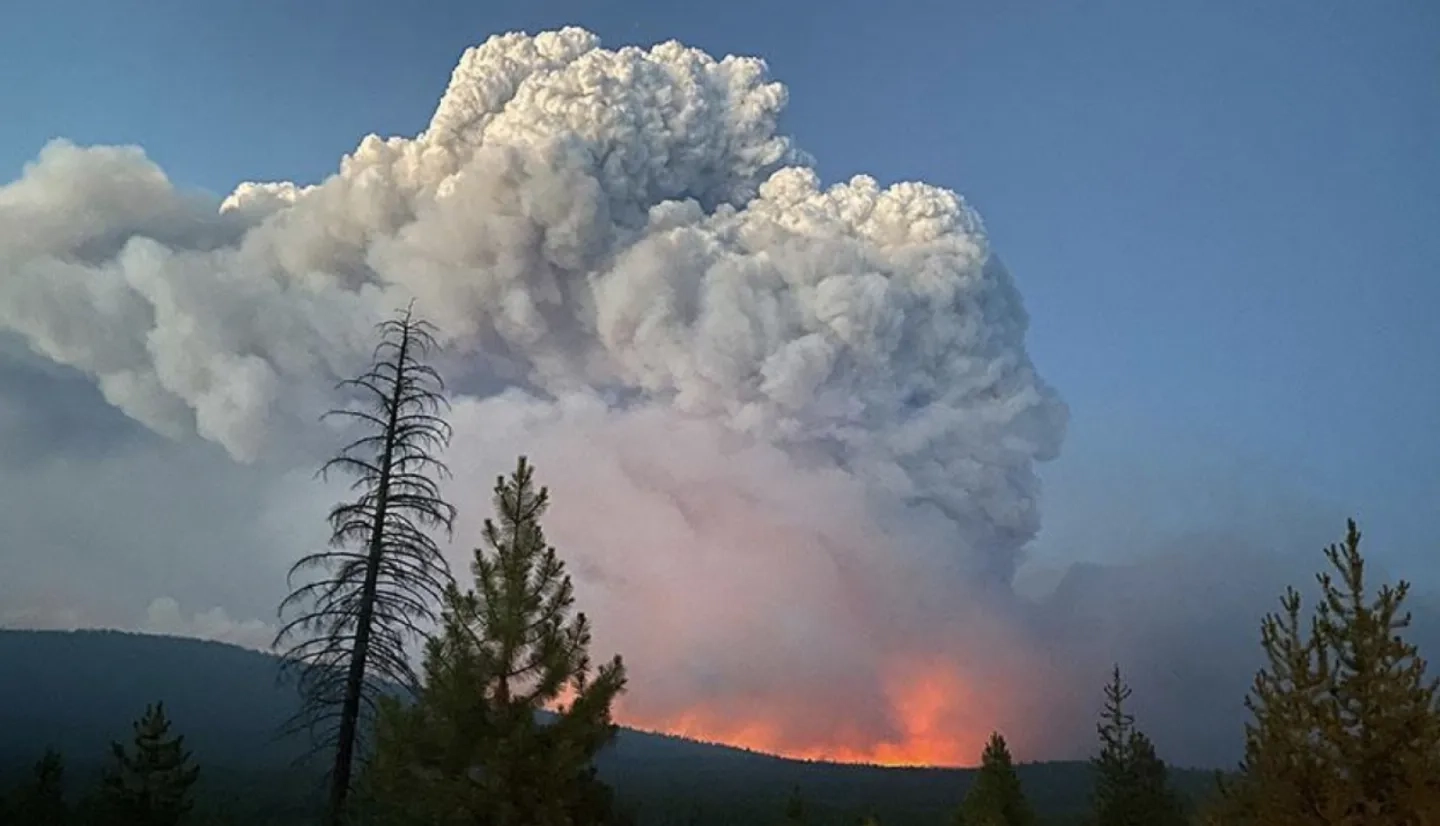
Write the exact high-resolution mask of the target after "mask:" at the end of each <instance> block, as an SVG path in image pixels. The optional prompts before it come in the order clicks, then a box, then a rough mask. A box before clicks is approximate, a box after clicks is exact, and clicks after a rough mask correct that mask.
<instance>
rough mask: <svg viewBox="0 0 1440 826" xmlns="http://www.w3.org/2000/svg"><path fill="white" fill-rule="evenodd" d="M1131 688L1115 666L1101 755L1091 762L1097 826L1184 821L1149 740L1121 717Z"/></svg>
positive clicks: (1127, 718) (1107, 689)
mask: <svg viewBox="0 0 1440 826" xmlns="http://www.w3.org/2000/svg"><path fill="white" fill-rule="evenodd" d="M1130 693H1131V691H1130V687H1129V686H1128V685H1126V684H1125V681H1124V680H1123V679H1121V677H1120V667H1119V666H1118V665H1117V666H1115V670H1114V671H1113V672H1112V674H1111V679H1110V683H1109V684H1108V685H1106V686H1105V706H1104V709H1103V710H1102V711H1101V714H1100V723H1099V724H1098V725H1097V726H1096V730H1097V731H1098V733H1099V735H1100V753H1099V754H1098V755H1096V756H1095V758H1094V759H1093V760H1092V761H1091V764H1092V766H1093V767H1094V769H1095V790H1094V794H1093V802H1092V808H1093V811H1092V815H1093V823H1094V824H1095V826H1168V825H1169V824H1178V823H1181V822H1183V820H1184V817H1183V815H1182V812H1181V808H1180V804H1179V801H1178V799H1177V797H1176V796H1175V793H1174V791H1173V790H1172V789H1171V788H1170V782H1169V776H1168V775H1169V772H1168V770H1167V769H1166V768H1165V763H1164V762H1162V761H1161V760H1160V758H1159V756H1158V755H1157V754H1156V753H1155V746H1154V744H1152V743H1151V742H1150V739H1149V738H1148V737H1146V736H1145V735H1144V734H1143V733H1141V732H1140V731H1139V730H1138V729H1137V728H1136V727H1135V718H1134V716H1133V715H1131V714H1129V713H1127V712H1126V711H1125V701H1126V700H1128V699H1129V698H1130Z"/></svg>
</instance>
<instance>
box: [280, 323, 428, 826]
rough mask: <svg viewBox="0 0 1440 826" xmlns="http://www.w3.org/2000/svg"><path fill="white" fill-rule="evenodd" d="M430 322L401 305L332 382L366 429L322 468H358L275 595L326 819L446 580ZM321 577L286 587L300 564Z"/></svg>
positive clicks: (297, 723)
mask: <svg viewBox="0 0 1440 826" xmlns="http://www.w3.org/2000/svg"><path fill="white" fill-rule="evenodd" d="M432 330H433V327H432V326H431V325H430V324H428V323H427V322H425V321H423V320H421V319H419V318H416V317H415V315H414V314H413V312H412V311H411V310H409V309H407V310H406V311H405V312H404V313H402V314H401V315H399V316H398V317H396V318H394V319H391V320H389V321H386V322H384V323H382V324H380V325H379V332H380V339H381V340H380V344H379V345H378V346H377V347H376V348H375V353H374V357H373V363H372V365H371V367H370V369H369V370H368V371H367V372H365V373H364V374H362V375H361V376H359V377H358V378H355V379H351V380H348V381H345V382H342V383H341V385H340V387H341V388H342V389H344V390H349V391H353V392H355V393H357V394H358V395H359V396H360V397H361V399H362V400H363V405H362V406H361V407H358V408H346V409H338V410H332V411H330V412H329V413H328V414H326V415H327V416H334V417H339V418H342V419H346V420H349V421H350V422H352V423H355V424H357V425H358V426H359V427H361V428H362V429H364V430H366V431H368V432H367V433H366V434H365V435H363V436H361V437H359V438H357V439H356V440H355V441H353V442H351V443H350V444H349V445H347V446H346V447H345V448H344V449H343V450H341V451H340V453H339V455H337V456H336V457H335V458H333V459H331V460H330V461H329V462H327V463H326V464H325V466H324V467H323V468H321V471H320V473H321V475H322V476H324V475H327V474H329V473H330V472H341V473H345V474H348V475H351V476H353V477H355V483H354V484H353V485H352V489H354V490H357V491H358V492H359V493H358V495H357V496H356V497H355V498H354V500H352V501H349V502H342V503H341V504H339V505H336V506H335V507H334V508H333V509H332V510H331V511H330V517H329V518H330V527H331V537H330V545H331V547H330V548H329V549H327V550H325V551H321V552H317V553H312V554H309V555H307V556H305V557H303V558H301V559H300V560H299V561H298V562H296V563H295V565H294V566H292V567H291V569H290V575H289V581H290V582H291V583H292V587H293V590H292V591H291V593H290V594H289V595H288V596H287V597H286V598H285V600H284V601H283V602H282V603H281V605H280V613H281V615H282V616H284V615H286V614H287V613H291V612H296V614H295V615H294V616H293V617H292V618H291V619H289V620H288V621H287V622H286V623H285V624H284V625H283V626H282V627H281V629H280V632H279V633H278V634H277V635H276V638H275V645H276V647H277V648H281V649H283V657H284V663H285V668H286V669H287V670H293V671H295V672H298V674H299V687H300V693H301V697H302V699H303V703H302V707H301V711H300V713H299V714H298V715H297V716H296V717H294V718H293V719H292V720H291V721H290V723H289V725H288V727H287V730H288V731H297V730H299V731H305V732H308V733H310V734H311V735H312V736H313V737H314V739H313V744H314V748H315V749H317V750H320V749H333V750H334V753H333V759H332V761H331V770H330V797H329V806H328V809H327V822H328V823H330V824H332V826H334V824H338V823H339V822H341V820H342V819H343V817H344V814H345V811H346V800H347V798H348V796H349V792H350V786H351V776H352V772H353V766H354V762H355V760H356V758H357V756H359V755H362V754H363V752H362V748H361V737H362V734H363V733H364V732H365V731H366V729H367V725H368V724H370V723H371V722H373V716H372V712H373V711H374V710H375V709H376V708H377V705H378V698H379V697H380V696H381V695H383V694H384V693H385V692H386V691H387V690H388V688H389V687H392V686H396V685H399V686H403V687H410V688H413V687H414V685H415V683H416V679H415V674H414V672H413V671H412V669H411V666H410V658H409V655H408V652H407V650H406V647H405V646H406V643H407V642H409V641H410V640H412V639H415V638H417V637H421V636H423V632H422V630H421V629H422V626H423V625H424V624H425V623H430V622H434V621H435V620H436V619H437V617H436V615H435V614H436V612H435V608H436V607H437V606H438V604H439V603H440V602H441V600H442V599H443V596H444V594H445V592H446V589H447V588H449V587H450V586H451V585H453V581H452V580H451V578H450V571H449V567H448V566H447V565H446V563H445V558H444V556H442V555H441V553H440V549H439V547H438V546H437V545H436V544H435V541H434V540H433V539H432V538H431V537H430V536H429V535H428V534H427V533H426V529H434V528H440V529H444V530H445V531H447V532H448V531H449V530H450V527H451V525H452V524H453V522H454V518H455V509H454V508H453V507H452V506H451V505H449V504H448V503H446V502H445V501H444V500H443V499H442V498H441V497H440V490H439V486H438V485H437V483H436V482H435V479H436V478H438V477H442V476H445V475H447V473H448V471H447V470H446V467H445V465H444V464H443V463H442V462H441V461H440V460H439V459H438V458H436V456H437V454H438V453H439V452H440V451H442V450H443V449H444V448H445V447H446V446H447V445H448V444H449V439H450V427H449V425H448V424H447V423H446V422H445V420H444V418H442V416H441V413H442V411H443V409H444V408H445V406H446V400H445V397H444V389H445V386H444V383H443V382H442V381H441V379H440V375H439V374H438V373H437V372H436V371H435V370H434V369H433V368H431V367H430V366H428V365H427V364H425V361H424V360H425V357H426V355H427V354H428V353H429V352H430V351H431V350H432V349H434V347H435V339H434V337H433V332H432ZM314 570H319V571H321V572H323V573H322V574H321V576H320V577H319V578H317V579H315V580H313V581H310V582H307V583H305V584H303V585H299V586H294V584H293V582H294V577H295V576H296V574H298V573H301V572H308V571H314Z"/></svg>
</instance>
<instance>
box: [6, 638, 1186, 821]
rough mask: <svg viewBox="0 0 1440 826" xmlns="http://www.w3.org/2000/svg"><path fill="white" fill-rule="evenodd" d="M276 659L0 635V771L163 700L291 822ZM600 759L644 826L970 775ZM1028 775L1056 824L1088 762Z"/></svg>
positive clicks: (955, 784)
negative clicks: (796, 794)
mask: <svg viewBox="0 0 1440 826" xmlns="http://www.w3.org/2000/svg"><path fill="white" fill-rule="evenodd" d="M276 665H277V661H276V659H275V658H274V657H272V656H270V655H268V654H262V653H259V652H255V651H250V650H246V649H243V648H239V647H236V646H232V645H226V644H223V643H215V642H205V641H201V640H193V639H186V638H179V637H161V636H151V635H144V634H130V633H123V632H118V631H73V632H69V631H4V630H0V733H3V734H0V773H3V774H4V775H6V776H7V777H13V776H14V775H15V773H16V772H18V771H20V770H22V769H23V768H25V767H26V766H28V765H29V764H30V763H32V762H33V761H34V760H35V759H36V757H37V756H38V755H39V754H40V753H41V752H42V751H43V750H44V749H45V748H46V747H47V746H53V747H55V748H57V749H59V750H61V751H62V752H63V753H64V754H65V756H66V759H67V765H68V766H69V768H70V770H71V772H72V775H74V776H75V778H76V782H77V784H82V785H83V784H84V783H87V782H89V781H90V780H91V779H92V778H93V776H94V774H95V772H96V771H98V767H99V766H100V765H101V762H102V761H103V760H104V758H105V754H106V748H107V746H108V743H109V742H110V741H111V740H117V739H119V740H126V739H128V735H129V723H130V721H131V720H133V719H134V718H135V717H136V716H137V715H138V714H139V713H140V712H141V711H143V710H144V707H145V705H146V704H147V703H151V702H154V701H156V700H164V702H165V706H166V710H167V713H168V715H169V716H170V717H171V718H172V719H173V720H174V721H175V726H176V729H177V730H178V731H180V732H181V733H183V734H184V735H185V737H186V743H187V745H188V746H189V747H190V748H191V749H192V751H193V752H194V754H195V759H196V760H197V762H199V763H200V765H201V766H202V767H203V770H204V775H203V776H204V777H205V780H206V782H207V784H208V786H207V792H206V794H207V795H208V799H209V800H211V801H212V802H214V805H215V806H222V807H226V808H235V809H242V810H244V812H245V813H247V817H248V818H249V822H256V823H259V822H268V823H284V822H297V821H298V819H300V818H303V816H304V815H305V814H306V813H307V812H308V810H309V809H310V808H311V807H313V806H314V805H315V803H316V802H317V801H318V800H319V796H318V794H317V793H318V790H319V786H318V784H317V781H316V777H315V775H314V774H313V773H309V772H303V771H302V772H297V771H294V770H291V769H288V768H287V766H289V764H290V762H291V761H292V760H293V759H294V758H295V757H296V756H297V755H298V754H299V753H300V752H301V751H303V743H299V742H295V741H289V742H286V741H280V740H277V739H276V738H275V736H274V732H275V731H276V729H277V728H278V727H279V725H280V723H281V722H282V721H283V720H284V719H285V718H286V717H288V716H289V715H290V713H291V712H292V711H293V709H294V707H295V695H294V692H293V689H292V688H290V687H288V686H285V685H282V684H280V683H279V682H278V681H277V673H278V672H277V667H276ZM600 765H601V771H602V773H603V774H604V776H605V777H606V778H607V780H609V782H611V783H612V784H613V785H614V786H615V788H616V790H617V793H618V794H619V796H620V798H621V800H622V801H624V802H625V804H626V805H628V806H629V807H630V808H632V809H633V810H634V811H635V813H636V815H637V817H638V819H639V822H640V824H641V826H652V825H653V826H659V824H667V823H677V824H678V823H693V824H705V823H734V822H757V823H759V822H772V821H774V820H775V815H777V814H778V812H779V811H780V807H781V806H782V802H783V800H784V799H785V797H786V795H787V794H788V793H789V790H790V789H791V788H792V787H799V788H800V790H801V792H802V794H803V795H804V796H805V798H806V799H807V801H808V802H809V803H810V804H811V808H812V809H813V810H815V811H816V812H817V813H818V814H819V815H820V817H821V818H823V819H824V821H825V822H834V823H847V824H849V823H854V821H855V818H856V817H858V816H859V815H861V814H863V813H865V812H867V811H874V812H875V813H877V814H879V815H880V816H881V818H882V821H883V822H884V823H886V824H887V826H891V825H892V824H893V826H904V824H907V823H915V824H922V823H931V824H933V823H939V822H944V820H942V819H941V818H945V817H946V816H947V815H948V813H949V812H950V811H951V810H952V809H953V808H954V807H955V806H956V805H957V804H958V802H959V800H960V798H961V796H962V795H963V794H964V791H965V788H966V787H967V786H968V784H969V782H970V772H968V771H964V770H954V769H894V768H880V767H870V766H849V765H838V764H832V763H818V762H804V761H796V760H786V759H782V758H778V757H772V756H769V755H763V754H757V753H754V752H748V751H744V750H742V749H735V748H729V747H725V746H718V745H711V744H704V743H697V742H694V741H691V740H686V739H683V738H679V737H670V736H666V735H659V734H648V733H642V732H637V731H631V730H623V731H622V732H621V733H620V735H619V737H618V738H617V740H616V743H615V745H614V746H613V747H612V748H610V749H608V750H607V751H606V752H605V753H604V755H603V756H602V759H601V763H600ZM1020 774H1021V779H1022V781H1023V782H1024V784H1025V787H1026V791H1027V793H1028V794H1029V795H1030V797H1031V800H1032V801H1033V802H1034V803H1035V805H1036V807H1037V809H1039V810H1040V811H1042V812H1048V813H1052V814H1053V815H1056V816H1062V817H1059V818H1058V819H1055V820H1053V821H1052V822H1057V823H1059V822H1066V819H1065V818H1063V815H1064V814H1065V813H1067V812H1078V811H1080V810H1081V809H1083V807H1084V804H1085V800H1086V796H1087V795H1088V793H1089V784H1090V776H1089V769H1088V766H1086V765H1085V764H1083V763H1042V764H1028V765H1024V766H1022V767H1021V768H1020ZM1179 779H1180V780H1181V782H1182V783H1183V784H1184V785H1185V786H1187V787H1189V788H1193V789H1203V788H1207V787H1208V784H1209V782H1210V781H1209V776H1208V775H1207V774H1205V773H1201V772H1186V773H1182V774H1181V776H1180V778H1179ZM7 785H8V781H7ZM262 815H263V817H262Z"/></svg>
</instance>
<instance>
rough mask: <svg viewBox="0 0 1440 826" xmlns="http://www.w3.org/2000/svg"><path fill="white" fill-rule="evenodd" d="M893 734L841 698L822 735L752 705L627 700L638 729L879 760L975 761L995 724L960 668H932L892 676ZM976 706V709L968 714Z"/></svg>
mask: <svg viewBox="0 0 1440 826" xmlns="http://www.w3.org/2000/svg"><path fill="white" fill-rule="evenodd" d="M889 694H890V696H891V702H890V708H889V709H888V710H887V711H888V716H889V717H890V718H891V719H893V721H894V724H893V726H892V730H891V731H890V732H889V733H888V734H882V733H877V732H873V731H867V730H864V729H863V728H861V727H859V726H856V725H855V724H854V723H853V722H851V721H850V720H848V719H847V718H846V716H845V705H844V704H843V703H840V702H836V703H834V704H833V705H834V706H835V709H836V717H835V724H834V726H833V727H831V728H830V729H829V730H827V731H826V732H824V733H823V734H820V735H815V734H813V733H810V734H806V733H801V732H797V731H795V730H794V729H793V727H792V726H789V725H788V724H787V718H786V716H785V715H784V714H783V712H779V713H776V712H774V711H769V710H766V709H762V708H760V707H759V704H756V705H755V706H752V707H751V708H749V709H748V710H747V711H748V713H742V714H739V715H737V714H736V713H734V712H733V711H732V710H729V709H727V710H724V711H722V710H720V709H717V708H711V707H707V706H704V705H701V706H697V707H695V708H692V709H687V710H685V711H683V712H681V713H678V714H674V715H669V716H666V715H648V714H645V713H644V712H642V711H640V710H638V709H631V708H628V707H627V706H628V705H629V704H626V703H623V702H622V703H621V713H620V715H619V716H620V720H621V722H622V723H623V724H624V725H627V726H631V727H633V728H637V729H641V730H646V731H656V732H662V733H665V734H673V735H677V736H681V737H686V738H689V739H692V740H699V741H702V742H707V743H719V744H723V745H728V746H736V747H739V748H744V749H749V750H751V751H758V752H763V753H766V754H774V755H777V756H780V757H789V758H794V759H798V760H823V761H827V762H832V763H857V764H868V765H877V766H971V765H974V764H975V763H976V762H977V761H978V759H979V755H980V751H981V749H982V748H983V747H984V744H985V740H986V738H988V737H989V736H990V729H989V728H988V727H987V726H985V725H984V724H983V723H982V722H980V721H977V720H974V719H971V717H972V715H973V713H974V707H973V705H972V704H971V703H970V702H968V700H969V699H970V697H969V694H968V692H967V691H966V686H965V684H964V682H963V680H961V679H960V677H959V676H958V675H956V674H955V673H953V671H951V670H949V669H945V668H937V667H930V668H927V669H924V670H921V671H917V672H915V673H914V674H913V675H907V676H906V677H904V678H903V679H902V678H901V677H900V676H899V675H898V673H897V677H896V678H895V679H894V680H893V681H892V685H891V688H890V691H889ZM967 710H968V713H967Z"/></svg>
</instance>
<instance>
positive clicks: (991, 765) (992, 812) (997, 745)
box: [956, 732, 1035, 826]
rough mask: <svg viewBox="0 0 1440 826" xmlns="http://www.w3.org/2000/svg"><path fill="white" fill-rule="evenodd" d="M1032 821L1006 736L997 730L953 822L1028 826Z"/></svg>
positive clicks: (977, 825)
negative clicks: (1006, 743) (1006, 742)
mask: <svg viewBox="0 0 1440 826" xmlns="http://www.w3.org/2000/svg"><path fill="white" fill-rule="evenodd" d="M1034 822H1035V815H1034V813H1033V812H1032V811H1031V810H1030V804H1029V803H1028V802H1026V800H1025V792H1024V790H1023V789H1022V788H1021V787H1020V776H1019V775H1018V774H1016V773H1015V764H1014V762H1013V761H1012V760H1011V759H1010V749H1009V747H1007V746H1006V745H1005V738H1004V737H1001V736H1000V733H999V732H996V733H994V734H991V735H990V742H988V743H987V744H986V745H985V751H984V752H982V753H981V755H980V770H979V771H978V772H977V773H976V776H975V783H974V785H972V786H971V787H970V790H969V791H968V792H966V793H965V799H964V801H962V802H961V804H960V812H959V815H958V816H957V818H956V826H1030V824H1033V823H1034Z"/></svg>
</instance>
